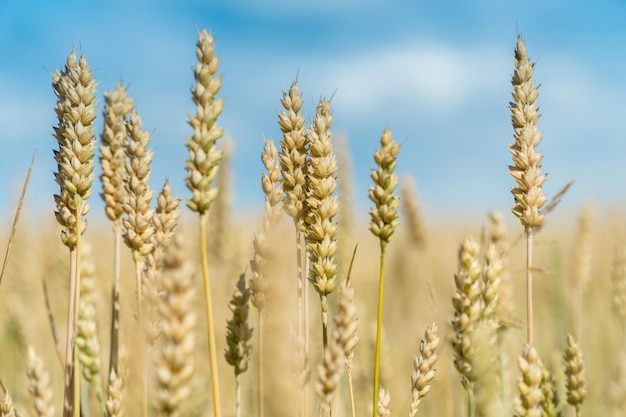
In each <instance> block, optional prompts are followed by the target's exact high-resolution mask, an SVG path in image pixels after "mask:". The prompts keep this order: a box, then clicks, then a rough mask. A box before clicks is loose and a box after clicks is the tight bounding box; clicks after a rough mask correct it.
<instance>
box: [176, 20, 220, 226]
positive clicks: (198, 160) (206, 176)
mask: <svg viewBox="0 0 626 417" xmlns="http://www.w3.org/2000/svg"><path fill="white" fill-rule="evenodd" d="M196 57H197V58H198V63H197V64H196V66H195V68H194V77H195V80H196V85H195V86H194V87H192V89H191V96H192V100H193V102H194V104H195V105H196V114H195V115H191V114H190V115H189V124H190V125H191V127H192V128H193V130H194V134H193V136H192V137H191V138H187V139H186V141H187V149H188V150H189V159H188V160H186V161H185V165H186V166H187V173H188V177H187V178H186V179H185V182H186V184H187V188H189V190H190V191H191V192H192V197H191V198H190V199H188V200H187V206H188V207H189V208H190V209H191V211H194V212H196V213H198V214H200V215H202V214H204V213H206V212H207V211H208V210H209V207H210V206H211V203H212V202H213V201H214V200H215V199H216V198H217V193H218V189H217V188H216V187H213V181H214V180H215V178H216V176H217V171H218V168H219V161H220V160H221V159H222V156H223V153H222V151H221V150H218V149H217V148H216V147H215V145H216V143H217V140H218V139H220V138H221V137H222V135H223V134H224V129H223V128H221V127H218V126H217V119H218V117H219V115H220V114H221V113H222V110H223V109H224V100H223V99H221V98H217V97H216V95H217V93H218V92H219V91H220V89H221V88H222V77H221V76H217V75H216V73H217V71H218V69H219V65H220V60H219V58H218V57H217V56H215V41H214V40H213V36H211V34H210V33H209V32H207V30H206V29H203V30H202V31H201V32H198V42H197V44H196Z"/></svg>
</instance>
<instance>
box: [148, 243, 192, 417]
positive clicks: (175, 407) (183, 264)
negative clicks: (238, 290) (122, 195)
mask: <svg viewBox="0 0 626 417" xmlns="http://www.w3.org/2000/svg"><path fill="white" fill-rule="evenodd" d="M159 290H160V292H161V293H162V294H163V300H162V302H161V303H159V306H158V309H159V315H160V318H161V329H162V331H161V337H162V345H161V349H160V352H159V357H158V359H157V364H156V382H157V384H156V385H157V386H156V393H155V406H154V408H155V411H156V414H157V415H159V416H172V415H179V414H178V413H179V412H180V407H181V405H182V404H184V402H185V401H186V400H187V398H188V397H189V396H190V394H191V386H190V384H189V381H190V380H191V377H192V376H193V373H194V370H195V361H194V348H195V335H194V333H195V325H196V314H195V312H194V311H193V302H194V298H195V290H194V284H193V269H192V268H191V266H190V265H189V263H188V262H187V253H186V252H185V249H184V248H183V246H182V239H181V238H180V236H178V235H177V236H174V237H173V239H172V241H171V242H170V244H169V245H168V247H167V249H166V252H165V254H164V256H163V272H162V274H161V279H160V287H159Z"/></svg>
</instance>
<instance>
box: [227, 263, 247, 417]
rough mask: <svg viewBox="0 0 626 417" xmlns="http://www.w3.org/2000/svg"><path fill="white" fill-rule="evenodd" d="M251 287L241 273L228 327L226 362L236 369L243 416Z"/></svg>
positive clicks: (237, 392)
mask: <svg viewBox="0 0 626 417" xmlns="http://www.w3.org/2000/svg"><path fill="white" fill-rule="evenodd" d="M249 302H250V289H249V288H248V287H247V285H246V276H245V274H241V275H240V276H239V281H237V285H236V286H235V290H234V291H233V295H232V297H231V299H230V303H229V304H228V307H229V308H230V311H232V313H233V317H232V318H231V319H230V320H228V323H227V327H226V345H227V346H228V348H227V349H226V352H225V357H226V362H228V364H229V365H231V366H232V367H233V369H234V371H235V384H236V386H235V398H236V400H235V402H236V415H237V417H241V379H240V377H241V374H243V373H244V372H246V371H247V370H248V362H249V361H250V352H251V350H252V346H250V339H252V329H251V328H250V326H249V325H248V313H249V310H250V305H249Z"/></svg>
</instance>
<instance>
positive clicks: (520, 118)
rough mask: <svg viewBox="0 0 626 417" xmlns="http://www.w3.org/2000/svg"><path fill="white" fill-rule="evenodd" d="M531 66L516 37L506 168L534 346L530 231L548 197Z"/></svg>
mask: <svg viewBox="0 0 626 417" xmlns="http://www.w3.org/2000/svg"><path fill="white" fill-rule="evenodd" d="M533 69H534V64H532V63H531V62H530V59H529V58H528V55H526V45H525V44H524V41H523V40H522V37H521V36H518V37H517V47H516V48H515V71H514V72H513V77H512V80H511V84H512V85H513V101H512V102H511V103H510V105H509V109H510V111H511V121H512V123H513V131H514V138H515V143H513V144H511V145H509V149H510V151H511V154H512V155H513V165H512V166H509V173H510V174H511V175H512V176H513V178H514V179H515V182H516V185H517V186H516V187H515V188H513V189H511V193H512V194H513V197H514V199H515V205H514V206H513V208H512V211H513V214H514V215H515V216H517V217H518V218H519V220H520V222H521V223H522V226H524V233H525V235H526V313H527V326H528V327H527V342H528V343H529V344H530V345H532V344H533V343H534V336H533V332H534V328H533V295H532V290H533V279H532V259H533V257H532V249H533V231H534V230H535V229H536V228H538V227H540V226H541V225H542V224H543V220H544V213H543V211H542V207H543V206H544V204H545V203H546V200H547V197H546V196H545V195H544V194H542V189H541V188H542V186H543V183H544V182H545V180H546V176H545V174H544V175H542V174H541V160H542V159H543V154H542V153H541V152H537V151H536V150H535V148H536V147H537V145H539V143H540V142H541V136H542V135H541V131H539V130H537V121H538V120H539V108H538V107H537V104H536V100H537V94H538V90H539V88H538V87H536V86H535V83H534V81H533V80H532V79H531V77H532V74H533Z"/></svg>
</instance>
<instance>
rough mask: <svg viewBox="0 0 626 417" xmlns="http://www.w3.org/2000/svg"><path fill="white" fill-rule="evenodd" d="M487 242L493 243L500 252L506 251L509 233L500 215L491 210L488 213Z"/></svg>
mask: <svg viewBox="0 0 626 417" xmlns="http://www.w3.org/2000/svg"><path fill="white" fill-rule="evenodd" d="M488 234H489V242H490V243H493V244H494V245H496V246H497V247H498V249H500V251H501V252H503V253H504V252H506V251H507V250H508V239H509V231H508V230H507V228H506V225H505V224H504V218H503V217H502V213H501V212H499V211H497V210H493V211H490V212H489V230H488Z"/></svg>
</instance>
